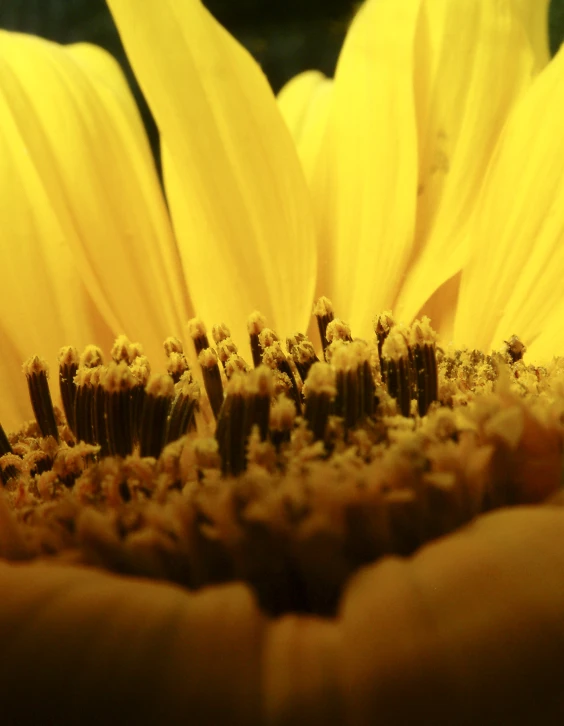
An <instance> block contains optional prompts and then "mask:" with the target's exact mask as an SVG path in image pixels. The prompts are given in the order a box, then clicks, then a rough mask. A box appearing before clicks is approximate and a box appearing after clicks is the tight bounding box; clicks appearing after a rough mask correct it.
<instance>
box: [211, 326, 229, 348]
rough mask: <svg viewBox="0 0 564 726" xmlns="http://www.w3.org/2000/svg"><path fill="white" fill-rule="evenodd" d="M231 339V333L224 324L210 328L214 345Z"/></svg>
mask: <svg viewBox="0 0 564 726" xmlns="http://www.w3.org/2000/svg"><path fill="white" fill-rule="evenodd" d="M230 337H231V332H230V330H229V328H228V327H227V325H225V323H220V324H219V325H214V326H213V328H212V338H213V342H214V343H215V344H216V345H219V343H221V341H222V340H227V338H230Z"/></svg>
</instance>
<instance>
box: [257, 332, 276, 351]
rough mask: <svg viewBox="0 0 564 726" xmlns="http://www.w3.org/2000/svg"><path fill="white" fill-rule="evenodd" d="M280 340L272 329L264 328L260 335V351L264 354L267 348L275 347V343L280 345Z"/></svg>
mask: <svg viewBox="0 0 564 726" xmlns="http://www.w3.org/2000/svg"><path fill="white" fill-rule="evenodd" d="M278 342H279V338H278V336H277V335H276V333H275V332H274V330H272V328H263V329H262V330H261V331H260V333H259V345H260V349H261V350H262V352H263V354H264V351H265V350H266V349H267V348H270V346H271V345H274V343H278Z"/></svg>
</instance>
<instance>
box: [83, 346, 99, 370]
mask: <svg viewBox="0 0 564 726" xmlns="http://www.w3.org/2000/svg"><path fill="white" fill-rule="evenodd" d="M103 362H104V357H103V355H102V351H101V350H100V348H98V346H97V345H87V346H86V348H85V349H84V350H83V351H82V353H81V355H80V360H79V367H81V368H95V367H96V366H101V365H102V363H103Z"/></svg>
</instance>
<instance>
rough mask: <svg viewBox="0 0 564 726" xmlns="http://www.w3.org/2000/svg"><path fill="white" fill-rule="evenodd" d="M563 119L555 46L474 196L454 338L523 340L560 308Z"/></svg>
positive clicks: (560, 64) (563, 88) (563, 60)
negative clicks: (468, 254)
mask: <svg viewBox="0 0 564 726" xmlns="http://www.w3.org/2000/svg"><path fill="white" fill-rule="evenodd" d="M563 126H564V53H563V52H562V51H560V53H559V54H558V55H557V56H556V58H555V59H554V60H553V61H552V62H551V63H550V65H549V66H547V67H546V68H545V70H544V71H543V72H542V74H541V75H540V76H539V77H538V78H537V80H536V81H535V83H534V85H533V86H532V88H531V89H530V91H529V92H528V93H527V94H526V95H525V97H524V98H523V99H522V100H521V101H520V102H519V104H518V105H517V106H516V108H515V110H514V111H513V113H512V115H511V117H510V119H509V120H508V123H507V125H506V127H505V129H504V132H503V135H502V137H501V139H500V142H499V145H498V147H497V149H496V152H495V155H494V158H493V160H492V165H491V167H490V169H489V172H488V175H487V178H486V181H485V184H484V188H483V191H482V194H481V196H480V199H479V200H478V202H477V205H476V214H475V216H474V218H473V222H472V225H471V226H470V229H469V244H470V246H471V249H472V258H471V260H470V262H469V264H468V266H467V268H466V269H465V270H464V272H463V275H462V283H461V290H460V299H459V304H458V311H457V317H456V323H455V335H456V339H457V341H460V342H462V343H466V344H468V345H472V346H476V347H480V348H483V349H486V350H487V349H488V348H489V347H490V346H492V345H494V346H498V345H500V344H501V343H502V341H503V339H504V338H507V336H509V335H512V334H517V335H519V336H520V337H521V338H522V339H523V341H524V342H525V343H526V344H527V345H529V344H531V343H533V342H534V341H535V340H536V339H537V338H539V337H544V336H543V333H544V331H545V326H546V324H547V323H548V322H549V321H550V320H551V319H554V315H555V313H556V311H558V310H562V303H563V300H564V294H563V291H562V270H563V269H564V211H563V210H564V176H563V174H562V169H563V168H564V137H563V135H562V128H563ZM557 327H559V326H557ZM553 335H554V327H553ZM560 339H561V340H562V337H560ZM554 342H555V343H556V341H554ZM553 350H554V351H556V348H554V349H553ZM533 352H534V346H533V347H532V348H531V351H530V354H531V356H532V355H533Z"/></svg>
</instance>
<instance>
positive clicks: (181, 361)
mask: <svg viewBox="0 0 564 726" xmlns="http://www.w3.org/2000/svg"><path fill="white" fill-rule="evenodd" d="M188 370H190V366H189V365H188V361H187V360H186V358H185V356H184V354H183V353H176V352H174V351H173V352H171V353H170V355H169V356H168V361H167V365H166V371H167V373H168V375H169V376H170V377H171V378H172V380H173V381H174V382H175V383H178V381H179V380H180V379H181V378H182V376H183V375H184V374H185V373H186V371H188Z"/></svg>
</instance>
